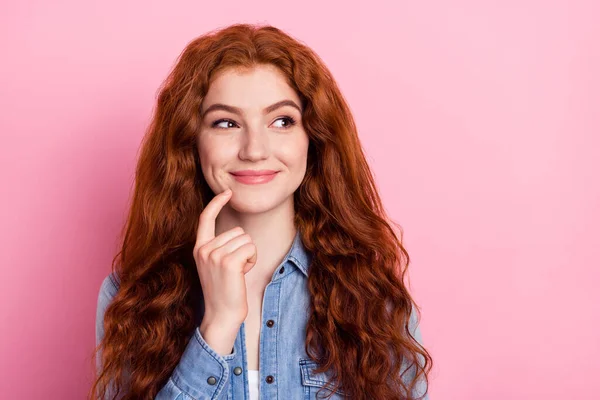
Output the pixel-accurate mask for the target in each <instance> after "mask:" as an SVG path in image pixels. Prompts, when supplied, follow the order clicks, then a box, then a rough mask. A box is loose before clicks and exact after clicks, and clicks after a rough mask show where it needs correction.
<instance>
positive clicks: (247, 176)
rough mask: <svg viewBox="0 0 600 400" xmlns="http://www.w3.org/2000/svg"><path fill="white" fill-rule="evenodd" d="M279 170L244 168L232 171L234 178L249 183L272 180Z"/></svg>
mask: <svg viewBox="0 0 600 400" xmlns="http://www.w3.org/2000/svg"><path fill="white" fill-rule="evenodd" d="M278 172H279V171H272V170H244V171H235V172H231V175H232V176H233V179H235V180H236V181H238V182H240V183H244V184H247V185H254V184H260V183H267V182H270V181H271V180H273V179H274V178H275V176H276V175H277V173H278Z"/></svg>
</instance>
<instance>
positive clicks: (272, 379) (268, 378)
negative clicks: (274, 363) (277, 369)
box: [265, 375, 275, 383]
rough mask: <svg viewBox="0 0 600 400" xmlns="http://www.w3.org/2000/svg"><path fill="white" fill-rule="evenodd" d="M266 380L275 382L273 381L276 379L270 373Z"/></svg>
mask: <svg viewBox="0 0 600 400" xmlns="http://www.w3.org/2000/svg"><path fill="white" fill-rule="evenodd" d="M265 380H266V381H267V383H273V381H274V380H275V378H273V375H269V376H267V377H266V378H265Z"/></svg>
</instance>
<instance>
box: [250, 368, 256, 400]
mask: <svg viewBox="0 0 600 400" xmlns="http://www.w3.org/2000/svg"><path fill="white" fill-rule="evenodd" d="M248 386H249V388H250V400H258V370H256V369H249V370H248Z"/></svg>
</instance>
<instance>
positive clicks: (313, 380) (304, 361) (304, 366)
mask: <svg viewBox="0 0 600 400" xmlns="http://www.w3.org/2000/svg"><path fill="white" fill-rule="evenodd" d="M299 366H300V375H301V377H302V388H303V390H304V400H316V399H329V400H342V399H347V398H348V397H347V396H345V395H344V392H343V391H342V390H341V389H338V390H336V391H335V392H334V393H333V395H332V396H331V397H328V396H329V395H330V394H331V390H329V389H328V388H327V387H326V385H327V382H328V381H329V379H330V378H329V374H328V373H327V371H325V372H320V373H315V372H314V370H315V369H316V368H317V367H318V364H317V363H316V362H314V361H313V360H311V359H310V358H301V359H300V362H299ZM319 391H320V393H319V397H318V398H317V392H319Z"/></svg>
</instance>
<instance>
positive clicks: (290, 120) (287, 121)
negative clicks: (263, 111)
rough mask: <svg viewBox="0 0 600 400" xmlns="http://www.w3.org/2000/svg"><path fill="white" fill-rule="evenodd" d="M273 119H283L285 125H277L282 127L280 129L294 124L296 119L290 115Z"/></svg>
mask: <svg viewBox="0 0 600 400" xmlns="http://www.w3.org/2000/svg"><path fill="white" fill-rule="evenodd" d="M275 121H285V125H283V126H278V128H282V129H289V128H291V127H292V126H293V125H295V124H296V120H295V119H294V118H292V117H281V118H277V119H276V120H275Z"/></svg>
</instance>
